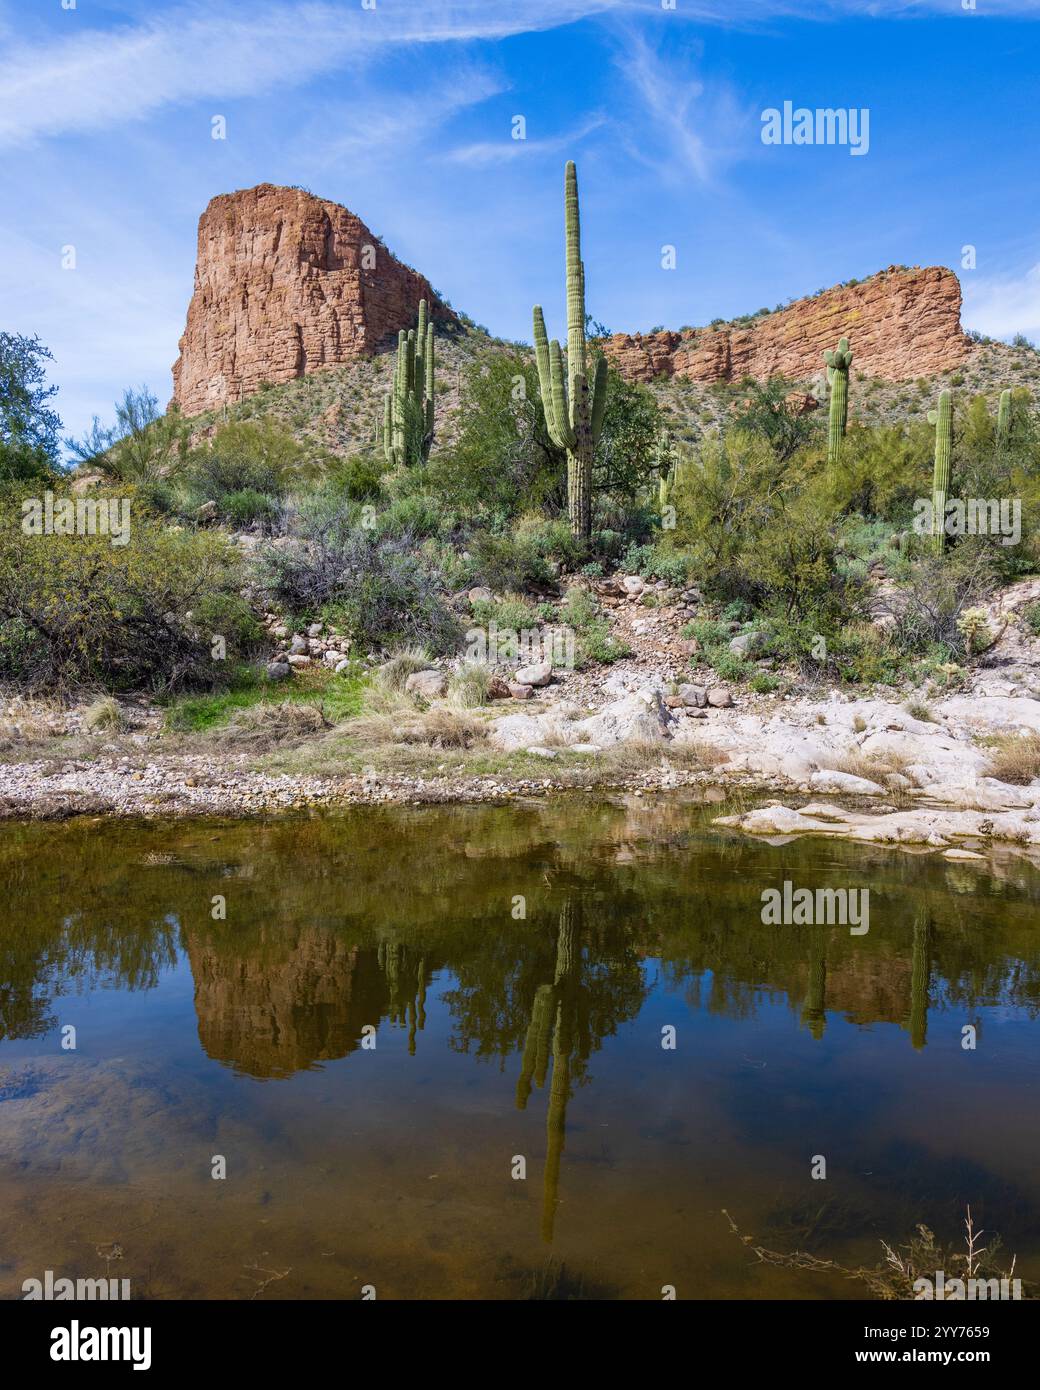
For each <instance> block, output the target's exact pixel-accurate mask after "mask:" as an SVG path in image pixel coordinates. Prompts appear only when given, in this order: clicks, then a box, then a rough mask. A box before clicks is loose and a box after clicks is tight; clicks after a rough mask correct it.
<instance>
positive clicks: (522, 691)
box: [506, 681, 534, 700]
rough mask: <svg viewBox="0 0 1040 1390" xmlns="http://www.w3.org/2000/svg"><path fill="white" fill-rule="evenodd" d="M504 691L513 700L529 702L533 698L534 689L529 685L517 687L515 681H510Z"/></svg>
mask: <svg viewBox="0 0 1040 1390" xmlns="http://www.w3.org/2000/svg"><path fill="white" fill-rule="evenodd" d="M506 689H507V690H508V691H509V694H510V695H511V696H512V698H513V699H514V700H530V699H533V698H534V687H533V686H530V685H518V684H517V683H516V681H511V682H510V683H509V684H508V685H507V686H506Z"/></svg>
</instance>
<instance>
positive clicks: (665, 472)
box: [656, 430, 675, 511]
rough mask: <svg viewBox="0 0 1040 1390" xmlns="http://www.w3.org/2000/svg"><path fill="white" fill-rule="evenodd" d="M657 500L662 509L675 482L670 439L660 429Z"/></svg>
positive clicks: (657, 459)
mask: <svg viewBox="0 0 1040 1390" xmlns="http://www.w3.org/2000/svg"><path fill="white" fill-rule="evenodd" d="M656 462H657V477H658V483H657V500H658V503H659V505H660V507H661V510H662V511H664V509H665V507H667V506H668V503H669V502H670V501H671V497H672V486H673V484H674V482H675V464H674V460H673V458H672V441H671V439H670V438H669V435H668V431H667V430H662V431H661V433H660V434H659V435H658V436H657V451H656Z"/></svg>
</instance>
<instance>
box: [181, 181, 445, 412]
mask: <svg viewBox="0 0 1040 1390" xmlns="http://www.w3.org/2000/svg"><path fill="white" fill-rule="evenodd" d="M420 299H427V300H429V301H430V302H431V304H432V305H433V312H434V317H435V318H438V319H440V320H442V321H444V320H453V319H454V315H453V314H452V313H451V312H450V310H448V309H447V308H446V307H445V306H444V305H443V304H442V303H441V302H440V300H438V299H437V298H436V297H435V295H434V294H433V291H432V289H431V288H430V284H429V281H428V280H426V279H425V278H424V277H423V276H422V275H419V274H418V272H416V271H414V270H411V269H410V268H409V267H408V266H406V265H402V264H401V262H400V261H398V260H397V259H396V258H395V257H394V256H392V255H391V254H390V252H389V251H388V250H387V249H386V247H385V246H384V245H383V244H382V243H381V242H380V241H378V240H377V239H376V238H375V237H374V236H373V235H372V233H371V232H370V231H369V230H368V228H367V227H366V226H365V224H364V223H363V222H362V221H361V219H360V218H358V217H355V216H354V214H353V213H352V212H349V211H348V210H347V209H346V208H344V207H340V205H339V204H338V203H331V202H327V201H326V200H325V199H323V198H315V197H314V196H313V195H312V194H310V193H307V192H304V190H302V189H298V188H278V187H276V186H275V185H274V184H269V183H262V184H259V185H258V186H257V187H256V188H247V189H243V190H241V191H239V192H237V193H225V194H222V195H221V196H220V197H217V198H214V199H212V201H211V202H210V204H209V206H208V207H207V208H206V210H205V212H204V213H203V214H202V217H201V218H200V219H199V242H198V259H197V261H196V266H195V292H194V294H193V295H192V298H191V303H190V305H189V306H188V321H187V325H186V327H185V330H184V335H183V337H182V338H181V340H180V357H179V358H178V359H177V362H176V363H175V364H174V368H173V399H174V401H175V402H176V403H177V404H178V405H179V406H180V408H181V410H183V411H184V413H185V414H186V415H197V414H199V413H200V412H201V411H204V410H211V409H213V408H214V407H216V406H221V405H224V404H225V403H232V402H235V401H238V400H241V399H242V397H243V396H247V395H249V394H251V393H252V392H254V391H256V390H258V389H259V387H260V385H261V383H263V382H271V383H273V384H277V383H279V382H283V381H289V380H291V379H292V378H293V377H298V376H303V375H304V374H305V373H307V372H313V371H316V370H318V369H319V368H322V367H329V366H337V365H339V364H341V363H345V362H353V361H356V360H357V359H358V358H361V357H366V356H369V355H370V354H371V353H373V352H375V351H377V350H378V349H380V348H382V347H387V346H389V345H390V344H391V342H392V341H393V338H394V336H395V335H396V333H397V331H398V329H400V328H409V327H412V326H413V325H414V324H415V321H416V316H417V313H418V306H419V300H420Z"/></svg>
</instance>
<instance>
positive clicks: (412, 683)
mask: <svg viewBox="0 0 1040 1390" xmlns="http://www.w3.org/2000/svg"><path fill="white" fill-rule="evenodd" d="M404 690H405V694H406V695H418V696H421V698H422V699H424V700H439V699H440V698H441V697H442V696H443V695H446V694H447V693H448V677H447V676H446V675H445V673H444V672H443V671H436V670H428V671H413V672H412V674H411V675H410V676H409V677H408V679H407V680H406V681H405V683H404Z"/></svg>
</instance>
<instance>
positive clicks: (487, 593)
mask: <svg viewBox="0 0 1040 1390" xmlns="http://www.w3.org/2000/svg"><path fill="white" fill-rule="evenodd" d="M466 597H467V598H468V599H469V601H470V603H490V602H491V600H492V599H493V597H494V595H493V594H492V592H491V590H490V589H487V588H485V587H484V585H483V584H478V585H477V587H476V588H475V589H470V591H469V593H468V594H467V595H466Z"/></svg>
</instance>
